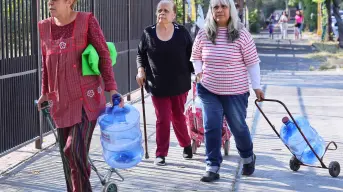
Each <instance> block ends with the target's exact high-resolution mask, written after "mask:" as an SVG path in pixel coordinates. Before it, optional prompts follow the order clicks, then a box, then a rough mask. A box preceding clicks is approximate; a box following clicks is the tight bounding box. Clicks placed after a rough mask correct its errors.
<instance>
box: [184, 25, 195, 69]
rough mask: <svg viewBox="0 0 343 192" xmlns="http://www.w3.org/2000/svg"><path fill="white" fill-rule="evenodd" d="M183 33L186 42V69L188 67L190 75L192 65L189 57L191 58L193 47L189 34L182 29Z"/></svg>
mask: <svg viewBox="0 0 343 192" xmlns="http://www.w3.org/2000/svg"><path fill="white" fill-rule="evenodd" d="M184 31H185V32H184V33H185V36H186V40H187V48H186V51H187V60H188V67H189V71H190V72H191V73H194V68H193V63H192V61H191V56H192V47H193V40H192V37H191V35H190V34H189V32H188V31H187V29H184Z"/></svg>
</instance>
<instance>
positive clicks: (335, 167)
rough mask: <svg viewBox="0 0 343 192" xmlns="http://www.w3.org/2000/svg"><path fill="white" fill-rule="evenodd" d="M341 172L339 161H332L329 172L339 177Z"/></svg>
mask: <svg viewBox="0 0 343 192" xmlns="http://www.w3.org/2000/svg"><path fill="white" fill-rule="evenodd" d="M340 172H341V166H340V165H339V163H338V162H337V161H332V162H331V163H330V164H329V173H330V175H331V176H332V177H337V176H338V175H339V173H340Z"/></svg>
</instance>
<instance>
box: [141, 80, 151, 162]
mask: <svg viewBox="0 0 343 192" xmlns="http://www.w3.org/2000/svg"><path fill="white" fill-rule="evenodd" d="M141 97H142V109H143V124H144V142H145V159H149V153H148V137H147V133H146V119H145V101H144V87H143V86H142V88H141Z"/></svg>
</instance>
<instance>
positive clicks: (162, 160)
mask: <svg viewBox="0 0 343 192" xmlns="http://www.w3.org/2000/svg"><path fill="white" fill-rule="evenodd" d="M154 164H155V165H158V166H165V165H166V158H165V157H163V156H160V157H156V159H155V162H154Z"/></svg>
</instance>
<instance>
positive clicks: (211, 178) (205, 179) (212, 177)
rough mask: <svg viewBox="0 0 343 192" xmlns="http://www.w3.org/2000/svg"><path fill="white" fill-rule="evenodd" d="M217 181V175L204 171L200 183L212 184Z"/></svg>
mask: <svg viewBox="0 0 343 192" xmlns="http://www.w3.org/2000/svg"><path fill="white" fill-rule="evenodd" d="M218 179H219V174H218V173H213V172H210V171H206V173H205V175H203V176H202V178H201V179H200V181H202V182H213V181H215V180H218Z"/></svg>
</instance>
